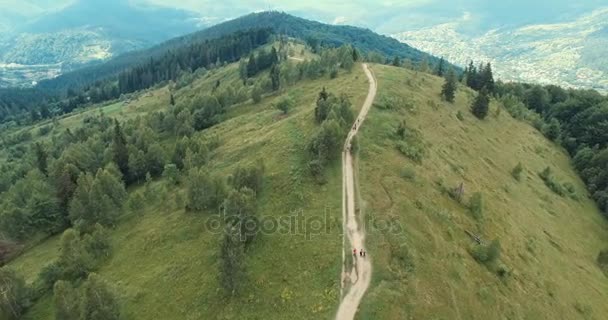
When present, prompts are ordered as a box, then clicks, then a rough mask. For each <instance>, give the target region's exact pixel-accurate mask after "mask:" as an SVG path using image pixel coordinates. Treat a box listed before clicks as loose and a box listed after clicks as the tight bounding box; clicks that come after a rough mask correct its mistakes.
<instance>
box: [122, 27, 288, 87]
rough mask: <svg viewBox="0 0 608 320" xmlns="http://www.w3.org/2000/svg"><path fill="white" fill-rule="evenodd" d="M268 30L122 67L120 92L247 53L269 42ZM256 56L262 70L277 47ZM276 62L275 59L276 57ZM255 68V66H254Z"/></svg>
mask: <svg viewBox="0 0 608 320" xmlns="http://www.w3.org/2000/svg"><path fill="white" fill-rule="evenodd" d="M270 35H271V31H270V30H268V29H260V30H251V31H245V32H237V33H235V34H232V35H229V36H225V37H222V38H219V39H214V40H208V41H205V42H203V43H197V44H192V45H190V46H188V47H185V48H181V49H178V50H175V51H170V52H168V53H167V54H166V55H165V56H163V57H161V58H160V59H156V60H155V59H150V61H149V62H148V63H146V64H144V65H140V66H138V67H135V68H133V69H131V70H128V71H125V72H123V73H121V74H120V75H119V76H118V91H119V93H129V92H134V91H137V90H141V89H145V88H149V87H151V86H152V85H154V84H156V83H159V82H162V81H166V80H175V79H177V77H178V75H179V74H180V72H181V71H182V70H192V71H194V70H197V69H200V68H209V66H211V65H212V64H216V65H218V64H222V63H231V62H235V61H238V60H239V59H240V58H241V57H243V56H245V55H247V54H249V53H250V52H252V51H253V49H255V48H257V47H259V46H261V45H263V44H266V43H268V41H269V39H270ZM273 52H274V56H272V54H269V55H262V58H263V59H262V58H258V59H255V60H256V65H258V68H260V70H262V68H265V67H266V68H267V67H268V66H267V64H269V63H270V65H271V64H272V63H273V62H272V60H273V59H276V58H277V56H276V51H273ZM275 62H276V61H275ZM256 72H257V69H256Z"/></svg>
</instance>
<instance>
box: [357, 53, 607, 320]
mask: <svg viewBox="0 0 608 320" xmlns="http://www.w3.org/2000/svg"><path fill="white" fill-rule="evenodd" d="M373 68H374V71H375V74H376V76H377V78H378V87H379V91H378V99H382V96H391V97H400V98H402V99H403V100H402V101H403V103H401V106H397V107H395V108H393V109H382V108H378V107H375V108H373V109H372V110H371V111H370V113H369V116H368V119H367V120H366V121H367V122H366V123H365V125H364V126H363V128H362V132H361V133H360V137H359V139H360V140H359V141H360V145H361V151H360V161H359V163H358V166H359V183H360V194H361V197H362V199H363V201H364V208H363V209H364V211H365V212H366V215H367V220H370V219H371V220H375V221H376V223H375V224H373V223H368V233H369V235H368V238H367V244H368V246H369V252H370V255H371V256H372V258H373V259H374V260H373V262H374V267H375V269H374V278H373V283H372V286H371V287H370V290H368V294H367V296H366V298H365V299H364V305H363V306H362V312H361V314H360V316H359V318H361V319H601V318H603V317H604V316H605V315H606V314H608V305H607V304H606V303H605V302H606V301H608V281H607V279H606V277H605V276H604V275H603V274H602V272H601V271H600V269H599V268H598V267H597V266H596V264H595V259H596V256H597V254H598V252H599V250H600V249H603V248H604V246H605V244H606V243H607V242H608V226H607V223H606V221H605V220H604V219H602V218H601V216H600V213H599V211H598V210H597V208H596V206H595V205H594V203H593V202H592V201H591V200H589V199H588V196H587V194H586V192H585V188H584V185H583V183H582V182H581V181H580V179H579V178H577V176H576V175H575V173H574V171H573V168H572V166H571V165H570V161H569V159H568V157H567V155H566V154H565V152H563V151H562V150H560V149H559V148H558V147H557V146H555V145H554V144H552V143H551V142H549V141H548V140H546V139H545V138H544V137H543V136H542V135H541V134H540V133H539V132H537V131H536V130H534V129H533V128H532V127H531V126H529V125H527V124H525V123H522V122H519V121H516V120H514V119H513V118H511V117H510V116H509V115H508V113H507V112H506V111H503V112H501V113H500V114H498V115H497V111H496V110H497V107H498V105H496V104H495V103H493V104H492V105H491V108H490V115H489V116H488V118H486V120H484V121H480V120H477V119H476V118H475V117H473V115H472V114H471V113H470V112H469V111H468V107H469V105H470V102H471V101H472V99H473V97H474V94H473V93H472V92H471V91H470V90H468V89H464V88H462V87H461V88H459V91H458V94H457V98H456V102H455V103H454V104H449V103H446V102H443V101H441V99H440V97H439V92H440V91H441V85H442V84H443V80H442V79H440V78H438V77H434V76H431V75H427V74H421V73H416V72H414V71H409V70H405V69H398V68H393V67H387V66H380V65H376V66H374V67H373ZM377 101H378V100H377ZM380 101H381V100H380ZM408 109H409V111H408ZM459 111H460V112H461V115H462V116H463V120H459V119H458V118H457V113H458V112H459ZM401 120H406V122H407V126H408V128H409V130H408V132H413V131H414V129H415V130H418V132H419V133H420V134H419V135H420V139H421V141H422V143H423V144H424V145H425V149H426V156H425V157H424V158H423V160H422V162H421V164H417V163H415V162H413V161H411V160H410V159H408V158H406V157H405V156H403V155H402V154H401V153H400V152H399V151H398V150H397V148H396V146H395V145H396V142H397V140H398V139H397V137H396V130H397V126H398V124H399V122H400V121H401ZM518 162H521V163H522V164H523V166H524V167H525V171H524V174H523V179H522V181H521V182H518V181H517V180H515V179H514V178H513V177H512V176H511V170H512V169H513V168H514V167H515V166H516V165H517V164H518ZM547 166H551V167H552V168H553V170H554V173H555V175H556V176H557V177H558V178H559V179H560V181H562V182H566V181H569V182H571V183H573V184H574V186H575V188H576V191H577V193H578V195H579V198H580V200H579V201H576V200H573V199H571V198H568V197H560V196H558V195H556V194H554V193H552V192H551V190H549V188H547V187H546V186H545V185H544V183H543V181H542V180H541V179H540V177H539V176H538V173H539V172H541V171H542V170H543V169H544V168H545V167H547ZM461 182H463V183H464V186H465V196H464V198H465V202H464V203H465V204H466V203H467V202H468V199H469V197H470V196H471V194H473V193H474V192H482V194H483V197H484V207H485V209H484V217H483V219H482V220H480V221H477V220H475V219H474V218H473V217H472V215H471V213H470V212H469V210H468V209H467V208H465V207H464V206H463V205H461V204H459V203H457V202H456V201H454V200H452V199H451V198H450V197H449V196H448V195H447V194H446V193H445V192H442V191H441V189H442V188H446V187H447V188H454V187H456V186H458V185H459V184H460V183H461ZM441 186H444V187H441ZM378 221H393V222H397V223H398V224H399V225H400V226H401V227H402V231H401V232H389V231H386V228H385V231H382V230H378V228H376V229H374V230H372V228H371V227H372V226H374V225H375V226H382V224H380V223H379V222H378ZM464 230H469V231H471V232H474V233H476V234H479V235H481V236H482V238H483V239H484V240H486V241H489V240H492V239H495V238H498V239H500V243H501V245H502V255H501V258H500V260H501V263H502V264H504V265H505V266H506V267H507V269H509V271H510V272H511V275H510V276H509V277H507V279H501V278H499V277H498V276H497V275H496V274H495V273H493V272H491V271H490V270H489V268H487V267H485V266H483V265H481V264H478V263H477V262H476V261H475V260H474V259H473V258H472V256H471V254H470V253H469V250H470V248H471V247H472V246H473V241H472V239H471V238H470V237H469V236H467V235H466V234H465V232H464ZM602 315H604V316H602Z"/></svg>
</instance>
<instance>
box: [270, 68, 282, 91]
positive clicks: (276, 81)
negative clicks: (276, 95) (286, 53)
mask: <svg viewBox="0 0 608 320" xmlns="http://www.w3.org/2000/svg"><path fill="white" fill-rule="evenodd" d="M270 81H271V82H272V90H273V91H277V90H279V89H280V88H281V74H280V70H279V67H278V66H277V65H276V64H273V65H272V67H271V68H270Z"/></svg>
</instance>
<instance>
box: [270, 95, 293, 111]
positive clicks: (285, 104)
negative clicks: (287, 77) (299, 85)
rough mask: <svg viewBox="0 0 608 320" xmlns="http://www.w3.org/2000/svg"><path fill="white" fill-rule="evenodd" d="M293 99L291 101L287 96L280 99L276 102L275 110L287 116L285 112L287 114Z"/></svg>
mask: <svg viewBox="0 0 608 320" xmlns="http://www.w3.org/2000/svg"><path fill="white" fill-rule="evenodd" d="M293 104H294V102H293V99H291V97H289V96H287V97H285V98H283V99H281V100H280V101H279V102H277V103H276V104H275V105H274V107H275V108H276V109H277V110H280V111H281V112H283V114H287V112H289V109H291V107H293Z"/></svg>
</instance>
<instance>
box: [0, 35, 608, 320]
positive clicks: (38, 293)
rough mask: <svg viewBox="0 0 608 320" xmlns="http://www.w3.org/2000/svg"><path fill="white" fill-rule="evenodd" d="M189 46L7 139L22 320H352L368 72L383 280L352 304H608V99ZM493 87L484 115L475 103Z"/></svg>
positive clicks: (373, 200) (243, 38) (275, 43)
mask: <svg viewBox="0 0 608 320" xmlns="http://www.w3.org/2000/svg"><path fill="white" fill-rule="evenodd" d="M226 29H229V28H228V27H226ZM217 32H224V31H221V30H220V31H217ZM225 32H228V31H225ZM338 38H339V37H338ZM201 39H202V38H201ZM319 39H323V37H321V38H319ZM199 40H200V39H199ZM175 41H176V42H175V43H174V44H168V46H174V47H172V48H173V49H174V50H172V51H171V52H169V53H167V52H166V51H164V54H162V55H161V54H159V55H154V54H152V53H151V52H149V53H151V56H148V57H147V58H146V59H145V60H144V61H150V62H144V63H140V64H136V65H134V66H133V65H131V67H130V68H127V69H126V70H123V71H122V72H120V75H119V76H117V77H114V78H108V79H106V80H105V82H99V83H97V84H95V85H93V86H90V87H89V88H87V90H86V91H82V92H80V93H72V95H71V96H69V97H66V99H67V100H59V101H56V102H55V103H57V106H62V107H64V108H65V109H62V112H56V111H50V110H44V109H41V110H40V111H41V112H40V114H38V113H35V112H34V113H33V114H32V115H33V116H37V118H36V119H34V117H32V119H29V120H23V118H18V117H17V118H16V119H18V120H19V121H13V122H12V125H10V126H6V127H4V128H2V130H3V131H2V137H3V140H2V147H3V148H2V150H1V152H0V163H1V166H0V169H1V170H0V191H1V194H0V198H1V200H2V201H1V209H2V210H1V211H0V212H1V214H0V228H1V230H2V235H3V237H4V238H9V239H10V240H11V241H12V242H11V243H10V244H11V245H10V246H9V245H7V244H5V243H3V247H2V249H3V251H2V256H1V258H2V259H6V260H7V261H8V263H7V266H6V267H3V268H2V269H0V277H1V278H2V279H3V280H4V282H3V283H9V284H11V285H10V286H6V287H5V289H6V290H7V292H9V291H10V293H11V294H14V296H16V297H18V299H13V300H10V301H9V302H8V303H5V304H0V305H9V304H10V305H11V306H15V308H12V309H10V311H11V312H14V310H18V311H19V314H17V315H16V316H15V318H17V317H20V316H22V318H24V319H52V318H53V317H54V316H56V315H59V317H65V318H68V317H67V316H65V314H71V315H72V316H74V314H77V313H78V315H80V313H86V312H90V311H95V310H102V309H103V312H106V313H104V319H116V318H117V316H116V315H117V314H120V315H122V316H124V317H126V318H129V319H199V318H217V317H221V318H228V319H230V318H251V317H260V318H268V319H284V318H285V317H290V318H294V319H309V318H311V317H313V316H314V317H319V318H332V317H334V316H335V315H336V311H337V309H338V306H339V304H340V301H341V299H342V297H343V296H342V294H344V293H346V292H347V290H349V288H350V287H349V286H345V285H344V278H343V276H344V275H343V274H342V275H341V273H342V271H344V270H346V269H347V268H349V269H350V268H351V267H353V259H352V258H351V256H350V253H351V252H352V249H353V248H350V245H349V244H348V243H347V242H345V239H344V237H343V234H342V232H343V231H344V230H346V226H344V225H343V223H345V221H343V220H342V219H343V215H342V212H343V211H342V210H343V205H344V202H343V200H344V198H343V197H344V194H343V191H344V190H343V189H344V187H345V185H344V182H343V177H342V175H343V168H342V167H341V164H340V161H339V160H340V154H341V152H343V151H344V150H343V146H344V141H346V139H347V136H348V134H349V132H352V130H353V128H354V127H353V123H355V115H356V114H358V113H359V111H360V108H361V107H362V106H363V105H364V101H365V99H366V96H367V93H368V90H369V88H370V87H375V86H370V82H369V81H368V78H367V76H366V74H365V73H364V68H363V65H362V64H363V63H364V62H365V63H367V64H368V65H369V67H370V70H371V72H372V73H373V77H375V79H376V80H377V82H376V84H377V96H376V99H375V100H374V104H373V106H372V107H371V109H370V110H369V112H368V114H367V118H366V119H365V121H364V122H362V125H361V126H359V127H358V129H359V130H360V131H359V133H358V134H357V136H356V138H354V139H353V140H352V147H351V148H348V149H347V150H346V151H348V152H352V158H351V157H348V158H347V159H349V160H348V161H350V160H351V159H354V168H355V172H354V177H355V179H354V181H355V182H356V184H355V185H353V184H351V183H349V187H348V188H350V189H351V190H350V191H349V193H348V194H351V195H352V194H353V193H354V194H355V195H356V199H353V197H350V198H348V199H350V200H349V201H351V202H350V203H352V204H353V205H355V208H352V205H349V206H350V209H349V217H352V215H351V214H352V213H354V215H355V216H356V217H358V219H359V221H358V222H359V225H362V226H364V227H365V229H363V231H362V232H364V233H366V236H365V249H366V250H367V252H368V256H367V257H366V258H365V259H369V260H366V261H367V262H366V266H369V267H366V268H365V269H366V270H372V271H371V284H370V286H369V289H367V293H366V294H365V295H363V298H362V304H361V305H360V306H359V309H358V310H350V311H353V312H356V313H357V315H358V317H361V318H364V319H365V318H372V319H383V318H388V319H391V318H415V319H417V318H431V317H436V318H442V317H444V318H450V317H454V315H456V317H457V318H461V319H488V318H492V319H494V318H495V319H500V318H502V317H503V316H504V317H509V318H522V319H525V318H533V319H535V318H543V317H554V318H559V317H567V318H588V319H594V318H598V319H599V318H600V317H601V314H606V313H607V312H608V310H606V305H605V303H604V301H606V298H607V297H608V283H607V281H606V274H608V269H607V268H608V262H607V261H605V258H602V257H603V256H604V255H605V253H604V254H602V253H601V252H606V244H607V243H608V232H607V231H608V223H607V222H606V220H605V218H604V217H602V215H601V212H600V210H599V208H598V205H597V204H595V203H594V202H593V201H592V200H591V197H593V198H594V199H596V200H597V201H598V204H599V205H600V207H601V208H602V209H603V210H605V209H606V208H607V206H608V202H605V201H604V200H605V199H606V198H605V197H604V193H603V192H605V190H608V189H606V188H608V179H604V180H602V177H607V175H606V174H605V171H602V168H604V167H605V166H603V164H604V163H605V160H604V159H606V157H605V152H604V151H602V150H605V149H601V148H606V144H607V143H608V141H604V140H605V139H603V138H602V136H600V135H598V132H601V130H598V128H600V129H601V128H602V122H601V119H603V117H604V114H605V110H606V109H605V107H604V105H605V101H606V100H605V99H606V97H603V96H601V95H599V94H597V93H594V92H588V91H581V92H578V91H576V92H575V91H565V90H562V89H559V88H557V87H548V88H544V87H535V86H528V85H520V84H509V85H504V84H494V83H493V79H491V69H490V68H489V67H488V68H487V69H488V70H486V69H484V70H483V71H482V70H479V74H477V73H476V71H474V70H467V73H466V76H467V77H468V79H467V80H468V81H473V80H474V79H476V77H477V76H480V75H481V76H482V77H484V79H483V80H484V81H488V82H487V87H488V86H490V85H491V86H492V87H493V88H492V89H493V90H494V93H495V94H494V95H493V96H485V95H486V91H485V90H480V92H479V93H478V92H475V91H473V90H472V89H470V88H467V87H466V86H465V84H464V83H460V82H457V83H455V87H456V96H455V100H454V102H453V103H450V102H447V101H444V100H443V99H442V98H441V94H440V93H441V92H442V86H443V85H444V81H445V80H444V78H443V77H440V76H437V75H435V74H437V73H439V71H441V73H442V74H443V75H444V76H445V77H447V78H450V76H451V75H453V74H452V73H449V72H448V73H447V74H445V70H440V69H438V68H432V69H431V68H429V67H428V66H427V65H425V64H419V65H418V66H416V67H414V66H412V65H411V64H407V63H406V64H401V63H400V61H399V59H396V61H395V63H394V64H395V65H394V66H389V65H385V64H384V63H386V62H387V59H386V58H380V59H378V56H377V55H375V54H373V53H372V54H370V53H369V52H365V51H364V50H362V49H358V48H357V47H356V46H352V45H351V44H350V43H348V42H346V41H347V40H344V41H345V42H343V43H342V45H340V46H339V47H335V46H336V45H338V44H337V43H336V44H327V45H325V46H317V45H315V44H318V43H317V42H315V41H310V39H302V38H298V37H294V36H292V37H291V38H288V37H286V36H284V35H277V34H271V33H270V31H269V30H267V29H257V30H248V31H240V32H237V33H231V34H227V35H224V36H222V37H220V38H215V39H213V40H209V41H205V40H200V42H196V41H194V43H189V42H188V40H185V39H181V40H175ZM182 41H184V42H183V44H186V45H185V46H184V45H179V43H181V42H182ZM159 48H160V47H159ZM157 50H158V51H156V52H163V51H162V50H161V49H157ZM142 54H143V53H142ZM150 57H152V59H150V60H148V59H149V58H150ZM177 61H180V62H181V63H183V65H184V68H183V69H182V70H181V71H180V72H177V71H176V70H178V68H177V67H176V64H177ZM391 62H393V61H391ZM128 65H129V64H126V65H125V68H126V66H128ZM434 67H435V66H434ZM486 71H489V73H488V72H486ZM488 74H489V75H490V78H489V79H487V78H485V77H486V76H487V75H488ZM81 76H84V74H83V75H81ZM93 78H94V76H93ZM454 80H456V79H455V77H454ZM490 81H491V82H490ZM464 82H467V81H464ZM473 82H475V81H473ZM487 87H486V88H487ZM114 90H115V91H114ZM372 91H373V90H372ZM104 94H107V96H104ZM484 96H485V97H486V99H487V101H490V105H489V110H488V112H487V117H485V119H483V120H482V119H479V118H477V117H478V115H476V116H474V115H473V114H472V113H471V109H470V106H471V105H472V104H473V101H478V100H479V101H482V100H483V99H482V98H483V97H484ZM86 97H88V98H90V99H86ZM480 97H481V98H480ZM21 98H24V97H21ZM24 99H25V98H24ZM482 102H483V101H482ZM535 103H536V104H535ZM570 105H573V106H577V108H576V109H569V108H567V107H568V106H570ZM537 107H538V109H536V108H537ZM70 108H71V109H70ZM365 110H367V109H365ZM533 110H536V111H537V112H539V114H543V115H544V116H545V117H544V118H541V116H540V115H539V114H537V113H536V111H533ZM572 110H574V111H573V114H570V113H569V112H570V111H572ZM9 111H12V110H9ZM34 111H35V110H34ZM43 111H44V112H48V114H46V116H42V113H43ZM54 112H56V113H54ZM577 112H579V114H577V115H576V118H577V119H579V120H580V121H578V122H572V123H570V122H567V121H566V120H564V119H568V117H571V116H574V114H576V113H577ZM557 119H559V120H557ZM598 119H599V120H598ZM556 121H557V122H556ZM593 121H597V123H596V122H593ZM560 122H561V124H560ZM359 123H361V122H359ZM531 124H533V125H534V126H536V128H534V127H533V126H532V125H531ZM581 127H582V128H581ZM586 130H587V131H586ZM541 132H542V133H541ZM545 136H546V137H545ZM348 139H349V142H350V138H348ZM550 139H551V140H550ZM591 143H595V145H597V147H595V146H594V147H593V149H592V148H589V147H588V145H589V144H591ZM561 145H563V146H564V148H566V149H567V151H566V150H564V148H562V147H561ZM346 151H344V152H346ZM567 152H571V154H572V155H574V154H576V155H577V156H576V159H575V161H574V163H575V164H576V170H578V171H579V172H582V173H583V177H584V178H585V181H584V182H585V183H586V184H587V185H585V184H584V183H583V181H582V180H581V179H580V178H579V177H578V176H577V175H576V171H575V168H574V166H573V165H572V163H571V160H570V158H569V157H568V154H567ZM348 180H349V181H352V179H350V178H349V179H348ZM353 187H355V188H354V190H352V189H353ZM588 190H593V191H594V193H593V194H590V193H589V191H588ZM353 209H354V210H353ZM355 225H356V224H355ZM247 226H253V227H251V228H250V227H247ZM355 243H360V242H356V241H355ZM354 249H361V248H354ZM355 261H357V260H355ZM355 266H356V264H355ZM354 269H355V272H357V271H356V267H355V268H354ZM351 279H352V278H351ZM366 279H369V278H366ZM352 287H353V288H362V287H357V286H352ZM365 288H367V286H365ZM9 296H10V297H12V295H8V294H7V295H5V297H9ZM1 298H2V297H0V299H1ZM357 298H358V297H357ZM355 300H357V299H353V301H355ZM4 301H7V300H4ZM99 301H103V306H104V308H101V307H100V306H99V304H100V302H99ZM348 306H350V305H348ZM0 312H5V314H2V315H3V316H4V315H6V314H7V313H8V312H7V309H6V308H5V309H0ZM351 313H352V312H351ZM75 317H76V318H77V316H75Z"/></svg>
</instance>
